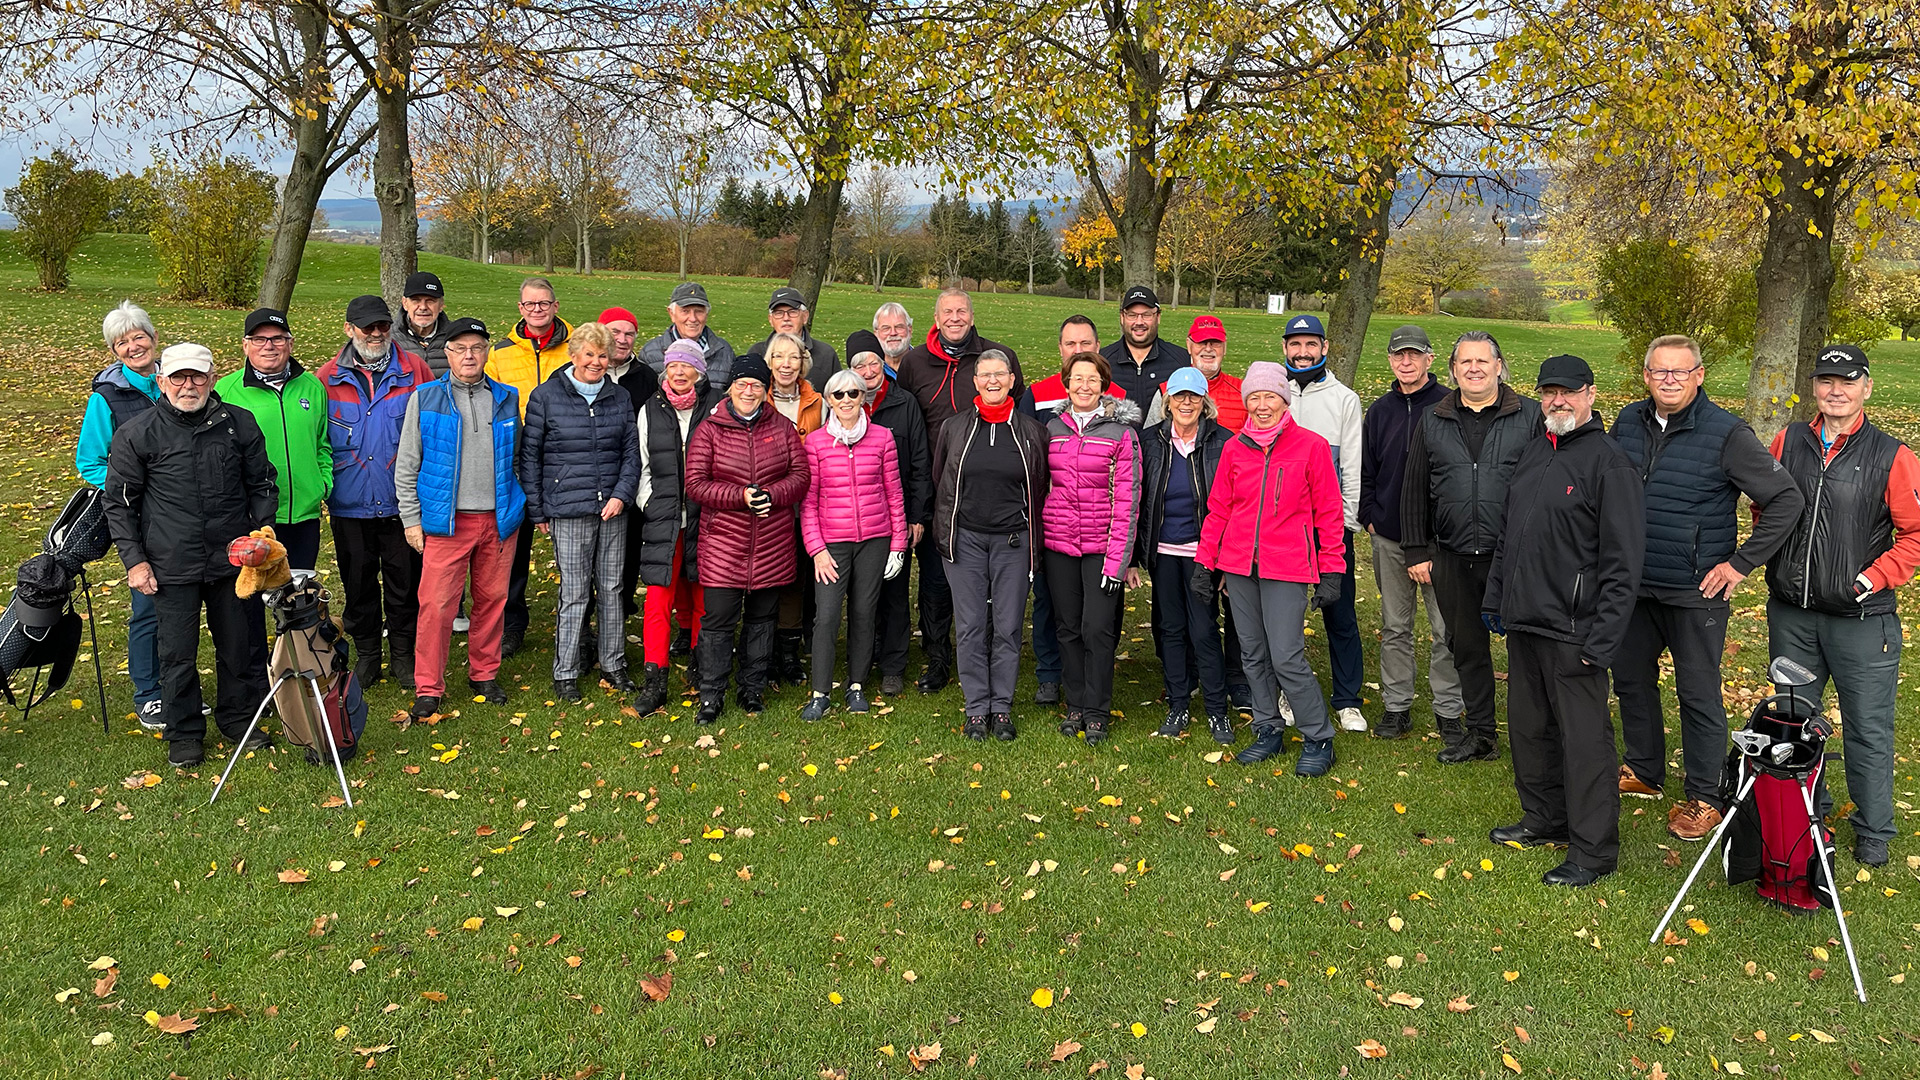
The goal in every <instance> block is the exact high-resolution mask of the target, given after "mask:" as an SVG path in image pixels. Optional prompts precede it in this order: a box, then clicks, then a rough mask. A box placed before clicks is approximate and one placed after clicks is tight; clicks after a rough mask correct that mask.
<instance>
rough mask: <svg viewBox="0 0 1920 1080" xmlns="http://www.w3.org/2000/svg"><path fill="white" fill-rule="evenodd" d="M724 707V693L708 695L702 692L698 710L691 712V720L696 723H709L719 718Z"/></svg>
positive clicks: (725, 703) (725, 702) (725, 701)
mask: <svg viewBox="0 0 1920 1080" xmlns="http://www.w3.org/2000/svg"><path fill="white" fill-rule="evenodd" d="M726 707H727V699H726V697H725V696H724V695H720V694H716V695H714V696H712V697H708V696H707V695H705V694H702V695H700V711H699V712H697V713H695V714H693V722H694V723H696V724H711V723H713V722H714V721H715V720H718V719H720V714H721V712H723V711H724V710H725V709H726Z"/></svg>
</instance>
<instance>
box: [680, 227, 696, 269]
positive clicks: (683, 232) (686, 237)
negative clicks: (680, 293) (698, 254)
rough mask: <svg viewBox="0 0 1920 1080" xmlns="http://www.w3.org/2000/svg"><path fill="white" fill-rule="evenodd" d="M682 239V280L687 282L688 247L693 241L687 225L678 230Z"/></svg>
mask: <svg viewBox="0 0 1920 1080" xmlns="http://www.w3.org/2000/svg"><path fill="white" fill-rule="evenodd" d="M677 231H678V235H679V238H680V280H681V281H685V280H687V245H688V243H690V242H691V241H692V240H693V237H692V236H691V235H690V233H691V230H690V229H688V228H687V227H686V226H685V225H682V226H680V228H679V229H678V230H677Z"/></svg>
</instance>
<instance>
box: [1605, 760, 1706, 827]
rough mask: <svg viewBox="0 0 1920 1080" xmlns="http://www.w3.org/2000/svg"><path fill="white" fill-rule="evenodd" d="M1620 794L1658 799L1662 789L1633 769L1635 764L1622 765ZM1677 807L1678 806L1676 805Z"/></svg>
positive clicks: (1637, 797)
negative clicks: (1643, 778) (1642, 777)
mask: <svg viewBox="0 0 1920 1080" xmlns="http://www.w3.org/2000/svg"><path fill="white" fill-rule="evenodd" d="M1620 794H1622V795H1630V796H1632V797H1633V798H1636V799H1657V798H1659V797H1660V795H1661V791H1660V789H1659V788H1657V787H1654V786H1653V785H1652V784H1649V783H1647V782H1646V781H1645V780H1642V779H1640V775H1639V774H1638V773H1636V772H1634V771H1633V766H1631V765H1622V766H1620ZM1676 809H1678V808H1677V807H1676ZM1669 815H1671V811H1669ZM1695 839H1698V837H1695Z"/></svg>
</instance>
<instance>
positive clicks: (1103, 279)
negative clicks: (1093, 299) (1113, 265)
mask: <svg viewBox="0 0 1920 1080" xmlns="http://www.w3.org/2000/svg"><path fill="white" fill-rule="evenodd" d="M1100 302H1101V303H1103V304H1104V303H1106V302H1107V261H1106V260H1105V259H1102V260H1100Z"/></svg>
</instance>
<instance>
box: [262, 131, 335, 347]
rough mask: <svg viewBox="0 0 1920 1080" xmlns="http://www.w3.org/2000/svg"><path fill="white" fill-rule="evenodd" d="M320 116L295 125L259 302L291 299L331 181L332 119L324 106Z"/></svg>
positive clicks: (282, 306)
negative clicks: (329, 146)
mask: <svg viewBox="0 0 1920 1080" xmlns="http://www.w3.org/2000/svg"><path fill="white" fill-rule="evenodd" d="M317 111H318V112H319V113H320V117H319V119H317V120H303V121H301V122H300V123H299V124H298V125H297V126H296V127H295V129H294V148H293V161H292V163H291V164H289V165H288V166H287V177H286V179H285V180H284V181H282V182H281V185H280V217H279V220H278V221H276V222H275V223H274V227H273V244H272V246H271V247H269V248H268V250H267V264H266V267H265V269H264V270H263V271H262V272H261V275H260V291H259V293H258V294H256V296H255V298H254V302H255V305H256V306H258V307H265V308H273V309H274V310H276V311H285V310H287V309H288V308H289V307H290V306H292V302H293V287H294V285H295V284H297V283H298V282H299V280H300V260H301V259H302V258H303V257H304V256H305V255H306V251H307V234H308V233H309V232H311V231H312V230H313V215H314V211H315V210H316V209H317V208H318V207H319V205H320V193H321V191H323V190H324V189H325V188H326V186H327V167H326V158H327V142H328V131H327V129H328V124H327V110H326V107H325V106H324V105H323V106H320V108H319V109H318V110H317Z"/></svg>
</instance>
